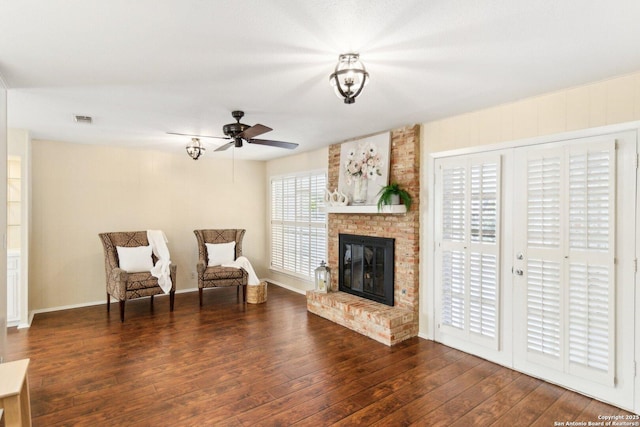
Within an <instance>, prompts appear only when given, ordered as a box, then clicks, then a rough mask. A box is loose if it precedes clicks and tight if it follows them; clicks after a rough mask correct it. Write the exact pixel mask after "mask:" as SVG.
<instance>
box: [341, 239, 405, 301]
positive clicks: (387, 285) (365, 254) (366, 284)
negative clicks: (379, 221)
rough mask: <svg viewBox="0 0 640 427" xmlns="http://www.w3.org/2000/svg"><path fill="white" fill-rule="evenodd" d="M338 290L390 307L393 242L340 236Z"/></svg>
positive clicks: (391, 297)
mask: <svg viewBox="0 0 640 427" xmlns="http://www.w3.org/2000/svg"><path fill="white" fill-rule="evenodd" d="M339 244H340V266H339V279H338V284H339V290H340V291H342V292H347V293H350V294H353V295H357V296H359V297H363V298H367V299H370V300H373V301H377V302H380V303H382V304H386V305H390V306H392V307H393V282H394V278H393V270H394V268H393V263H394V261H393V260H394V246H395V239H389V238H383V237H370V236H356V235H352V234H340V236H339Z"/></svg>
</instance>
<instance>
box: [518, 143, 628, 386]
mask: <svg viewBox="0 0 640 427" xmlns="http://www.w3.org/2000/svg"><path fill="white" fill-rule="evenodd" d="M526 176H527V193H526V196H527V202H526V215H527V220H526V224H527V226H526V229H527V238H526V242H527V250H526V251H527V257H526V258H527V266H526V268H525V271H526V286H527V288H526V325H527V326H526V333H527V336H526V350H527V359H528V360H531V361H532V362H535V363H538V364H542V365H546V366H548V367H551V368H553V369H556V370H560V371H562V372H567V373H571V374H573V375H576V376H581V377H588V378H589V379H590V380H593V381H599V382H602V383H604V384H608V385H613V383H614V373H615V372H614V365H615V363H614V362H615V315H614V313H615V286H614V285H615V270H614V267H615V266H614V260H615V258H614V257H615V251H614V248H615V241H614V238H615V224H614V220H615V210H614V207H615V188H616V185H615V184H616V180H615V141H614V140H610V141H605V142H592V143H583V144H579V145H578V144H567V145H566V146H565V147H564V148H556V149H541V150H531V151H530V152H529V153H528V159H527V171H526Z"/></svg>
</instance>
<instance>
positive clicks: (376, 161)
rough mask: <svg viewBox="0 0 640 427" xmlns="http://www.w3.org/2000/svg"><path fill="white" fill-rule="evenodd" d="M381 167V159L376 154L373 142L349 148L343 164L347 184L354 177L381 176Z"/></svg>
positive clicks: (373, 177) (349, 183) (374, 177)
mask: <svg viewBox="0 0 640 427" xmlns="http://www.w3.org/2000/svg"><path fill="white" fill-rule="evenodd" d="M381 167H382V159H381V158H380V155H379V154H378V148H377V147H376V146H375V145H374V144H372V143H367V144H364V145H360V146H358V148H357V149H355V148H352V149H350V150H349V152H348V153H347V161H346V162H345V165H344V168H345V176H346V178H347V185H351V182H352V180H354V179H362V178H364V179H370V180H375V179H376V178H377V177H379V176H382V170H381Z"/></svg>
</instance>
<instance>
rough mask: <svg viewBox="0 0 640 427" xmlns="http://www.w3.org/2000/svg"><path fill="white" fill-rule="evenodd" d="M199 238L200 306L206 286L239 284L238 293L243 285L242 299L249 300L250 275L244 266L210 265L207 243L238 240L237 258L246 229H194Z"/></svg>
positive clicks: (236, 246)
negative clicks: (248, 285)
mask: <svg viewBox="0 0 640 427" xmlns="http://www.w3.org/2000/svg"><path fill="white" fill-rule="evenodd" d="M193 232H194V233H195V235H196V238H197V239H198V264H197V265H196V269H197V271H198V293H199V294H200V306H201V307H202V290H203V289H204V288H212V287H221V286H238V294H239V293H240V287H242V301H243V302H245V303H246V302H247V282H248V278H249V275H248V274H247V272H246V271H245V270H244V269H242V268H233V267H222V266H220V265H219V266H215V267H208V266H207V264H208V261H209V255H208V253H207V246H206V243H213V244H216V243H230V242H236V245H235V257H234V259H235V258H238V257H239V256H241V255H242V238H243V237H244V233H245V230H242V229H221V230H194V231H193Z"/></svg>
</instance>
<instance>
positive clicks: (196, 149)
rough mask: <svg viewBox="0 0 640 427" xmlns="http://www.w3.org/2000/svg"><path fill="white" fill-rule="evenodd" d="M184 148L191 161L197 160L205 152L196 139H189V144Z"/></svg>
mask: <svg viewBox="0 0 640 427" xmlns="http://www.w3.org/2000/svg"><path fill="white" fill-rule="evenodd" d="M185 148H186V150H187V154H188V155H189V156H190V157H191V158H192V159H193V160H198V158H199V157H200V155H202V152H203V151H204V150H205V148H204V147H203V146H202V144H201V143H200V140H199V139H198V138H191V142H190V143H188V144H187V146H186V147H185Z"/></svg>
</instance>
